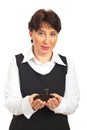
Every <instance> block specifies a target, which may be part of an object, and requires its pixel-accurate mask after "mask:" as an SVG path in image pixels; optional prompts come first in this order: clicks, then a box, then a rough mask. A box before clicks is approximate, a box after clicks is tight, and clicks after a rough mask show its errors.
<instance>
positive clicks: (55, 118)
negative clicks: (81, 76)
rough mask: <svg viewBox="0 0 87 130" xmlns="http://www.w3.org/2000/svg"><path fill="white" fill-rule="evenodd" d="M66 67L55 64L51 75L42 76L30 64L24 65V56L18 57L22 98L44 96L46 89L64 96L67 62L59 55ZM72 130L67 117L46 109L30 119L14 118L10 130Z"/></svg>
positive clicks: (22, 116) (23, 117)
mask: <svg viewBox="0 0 87 130" xmlns="http://www.w3.org/2000/svg"><path fill="white" fill-rule="evenodd" d="M59 56H60V58H61V59H62V61H63V62H64V63H65V64H66V66H63V65H60V64H55V66H54V68H53V69H52V70H51V72H50V73H48V74H45V75H42V74H40V73H38V72H36V71H35V70H33V69H32V68H31V67H30V65H29V64H28V62H25V63H22V61H23V58H24V56H23V55H22V54H19V55H17V56H16V61H17V66H18V69H19V78H20V90H21V93H22V96H23V97H25V96H27V95H31V94H33V93H38V94H44V93H45V91H44V89H49V93H58V94H59V95H61V96H64V92H65V79H66V73H67V61H66V58H65V57H64V56H61V55H59ZM48 129H49V130H70V129H69V124H68V120H67V116H66V115H62V114H55V113H54V112H53V111H51V110H50V109H48V108H47V107H44V108H43V109H41V110H38V111H37V112H35V113H34V114H33V115H32V116H31V117H30V119H27V118H26V117H25V116H24V115H20V116H13V120H12V122H11V125H10V129H9V130H48Z"/></svg>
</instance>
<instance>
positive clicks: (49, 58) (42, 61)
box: [35, 55, 52, 64]
mask: <svg viewBox="0 0 87 130" xmlns="http://www.w3.org/2000/svg"><path fill="white" fill-rule="evenodd" d="M35 57H36V59H37V60H39V61H40V62H41V63H42V64H44V63H47V62H49V61H50V60H51V57H52V55H51V56H47V55H46V56H35Z"/></svg>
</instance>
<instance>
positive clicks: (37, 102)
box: [29, 94, 46, 111]
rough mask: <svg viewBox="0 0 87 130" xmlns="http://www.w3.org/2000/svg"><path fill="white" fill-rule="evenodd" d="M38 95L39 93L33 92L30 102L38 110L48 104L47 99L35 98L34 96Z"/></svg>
mask: <svg viewBox="0 0 87 130" xmlns="http://www.w3.org/2000/svg"><path fill="white" fill-rule="evenodd" d="M36 95H38V94H32V95H31V96H30V97H29V102H30V104H31V107H32V108H33V109H34V110H35V111H37V110H39V109H42V108H43V107H44V106H45V105H46V102H45V101H42V100H40V99H36V100H34V97H35V96H36Z"/></svg>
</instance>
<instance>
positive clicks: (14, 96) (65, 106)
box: [4, 49, 80, 119]
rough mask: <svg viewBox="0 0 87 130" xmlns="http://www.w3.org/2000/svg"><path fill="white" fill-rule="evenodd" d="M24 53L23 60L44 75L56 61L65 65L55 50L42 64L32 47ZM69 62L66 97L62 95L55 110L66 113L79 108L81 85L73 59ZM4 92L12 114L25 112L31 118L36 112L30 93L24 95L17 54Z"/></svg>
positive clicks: (7, 105)
mask: <svg viewBox="0 0 87 130" xmlns="http://www.w3.org/2000/svg"><path fill="white" fill-rule="evenodd" d="M23 55H24V59H23V61H22V62H23V63H24V62H26V61H27V62H28V63H29V65H30V66H31V67H32V68H33V69H34V70H35V71H37V72H38V73H40V74H43V75H44V74H47V73H49V72H50V71H51V70H52V69H53V67H54V65H55V63H57V64H61V65H64V66H65V64H64V63H63V61H62V60H61V58H60V57H59V55H58V54H55V53H54V52H53V57H52V59H51V61H50V62H48V63H45V64H42V63H40V62H39V61H38V60H36V59H35V57H34V54H33V52H32V49H30V50H29V51H28V52H26V53H23ZM67 63H68V72H67V75H66V85H65V88H66V89H65V93H64V97H62V102H61V104H60V105H59V106H58V107H57V108H56V109H54V110H53V111H54V112H55V113H61V114H65V115H69V114H72V113H73V112H74V111H75V110H76V109H77V107H78V103H79V99H80V93H79V87H78V82H77V77H76V72H75V68H74V65H73V63H72V61H71V60H70V59H68V58H67ZM32 82H33V81H32ZM4 93H5V106H6V107H7V109H8V110H9V111H10V112H11V113H12V114H14V115H20V114H24V115H25V117H26V118H28V119H29V118H30V117H31V115H32V114H33V113H34V112H35V111H34V110H33V109H32V107H31V105H30V103H29V96H30V95H27V96H26V97H24V98H23V97H22V94H21V91H20V83H19V72H18V67H17V64H16V58H15V56H14V57H13V58H12V61H11V63H10V66H9V70H8V76H7V80H6V85H5V89H4Z"/></svg>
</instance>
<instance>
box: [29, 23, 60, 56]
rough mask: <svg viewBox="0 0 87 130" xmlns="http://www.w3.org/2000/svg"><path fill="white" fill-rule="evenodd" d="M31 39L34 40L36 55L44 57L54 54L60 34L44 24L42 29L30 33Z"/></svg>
mask: <svg viewBox="0 0 87 130" xmlns="http://www.w3.org/2000/svg"><path fill="white" fill-rule="evenodd" d="M30 37H31V39H32V40H33V44H34V48H33V49H34V52H35V54H37V55H39V56H43V55H46V54H51V53H52V50H53V48H54V46H55V44H56V42H57V38H58V32H57V31H56V30H55V29H53V28H51V27H50V26H48V25H47V24H42V26H41V28H40V29H38V30H37V31H35V30H33V31H31V32H30Z"/></svg>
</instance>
